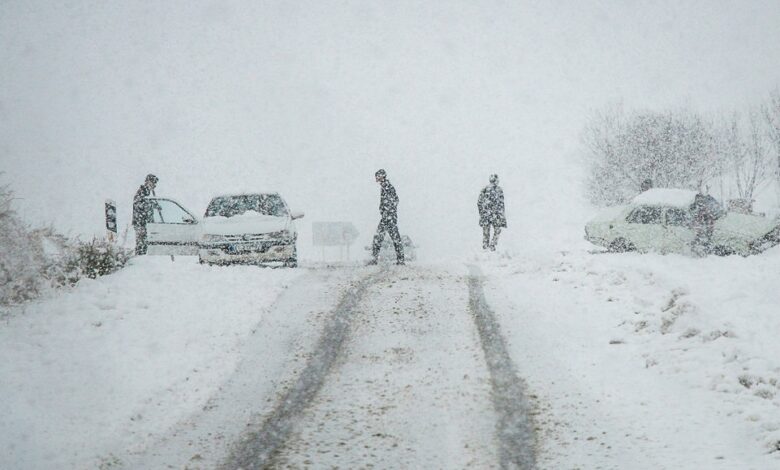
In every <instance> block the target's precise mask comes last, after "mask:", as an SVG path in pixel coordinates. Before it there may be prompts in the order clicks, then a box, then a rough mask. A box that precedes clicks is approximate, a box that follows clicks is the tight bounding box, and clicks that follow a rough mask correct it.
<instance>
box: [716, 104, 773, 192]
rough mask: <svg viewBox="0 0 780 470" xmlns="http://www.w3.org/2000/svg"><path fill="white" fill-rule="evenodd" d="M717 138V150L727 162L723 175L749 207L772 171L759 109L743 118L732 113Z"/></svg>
mask: <svg viewBox="0 0 780 470" xmlns="http://www.w3.org/2000/svg"><path fill="white" fill-rule="evenodd" d="M718 140H719V142H720V145H719V149H718V151H719V153H721V156H722V159H723V161H724V162H725V163H726V167H725V168H724V174H726V176H728V177H729V179H730V180H731V181H732V182H733V187H735V189H736V196H737V197H738V198H739V199H742V200H743V204H747V206H746V207H750V204H751V203H752V201H753V198H754V196H755V194H756V192H757V191H758V189H760V187H761V186H763V185H764V184H765V183H766V182H767V181H768V180H769V179H770V178H771V176H772V173H773V165H772V158H773V156H772V152H771V143H770V141H769V139H768V136H767V132H766V125H765V122H764V120H763V119H762V116H761V112H760V111H758V110H752V111H750V112H749V113H748V115H747V118H746V119H744V118H741V117H740V115H738V114H737V113H734V114H733V115H732V117H731V119H730V120H729V121H728V122H727V123H726V125H725V126H723V128H721V129H720V132H719V138H718ZM729 192H730V191H729ZM722 193H723V195H724V196H726V195H727V194H728V193H727V192H726V191H723V190H722Z"/></svg>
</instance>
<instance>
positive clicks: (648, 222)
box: [585, 188, 780, 256]
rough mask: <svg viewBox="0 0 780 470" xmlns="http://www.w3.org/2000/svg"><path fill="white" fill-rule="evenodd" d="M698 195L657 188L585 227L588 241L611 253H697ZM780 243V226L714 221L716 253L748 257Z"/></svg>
mask: <svg viewBox="0 0 780 470" xmlns="http://www.w3.org/2000/svg"><path fill="white" fill-rule="evenodd" d="M695 197H696V191H690V190H686V189H669V188H654V189H650V190H648V191H645V192H643V193H642V194H640V195H638V196H636V197H635V198H634V200H633V201H632V202H631V203H630V204H627V205H623V206H615V207H610V208H608V209H606V210H604V211H603V212H601V213H600V214H598V215H597V216H596V217H594V218H593V219H592V220H591V221H590V222H588V223H587V224H586V226H585V239H586V240H588V241H590V242H591V243H594V244H596V245H600V246H603V247H606V248H608V249H609V250H610V251H616V252H621V251H640V252H647V251H655V252H660V253H681V254H686V255H690V254H693V242H694V239H695V237H696V233H695V231H694V229H693V228H692V227H691V221H692V218H693V217H692V214H691V210H690V207H691V204H692V203H693V201H694V198H695ZM778 242H780V224H778V222H777V221H773V220H771V219H767V218H765V217H761V216H758V215H751V214H738V213H735V212H728V213H726V214H725V215H724V216H722V217H721V218H719V219H718V220H717V221H716V222H715V226H714V230H713V233H712V238H711V244H712V252H714V253H716V254H720V255H728V254H740V255H743V256H747V255H750V254H755V253H758V252H761V251H763V250H765V249H766V248H768V247H771V246H774V245H776V244H778Z"/></svg>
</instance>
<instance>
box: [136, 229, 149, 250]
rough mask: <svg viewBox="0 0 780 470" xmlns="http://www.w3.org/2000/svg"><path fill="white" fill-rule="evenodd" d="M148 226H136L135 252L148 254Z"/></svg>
mask: <svg viewBox="0 0 780 470" xmlns="http://www.w3.org/2000/svg"><path fill="white" fill-rule="evenodd" d="M146 247H147V243H146V227H135V254H136V255H145V254H146Z"/></svg>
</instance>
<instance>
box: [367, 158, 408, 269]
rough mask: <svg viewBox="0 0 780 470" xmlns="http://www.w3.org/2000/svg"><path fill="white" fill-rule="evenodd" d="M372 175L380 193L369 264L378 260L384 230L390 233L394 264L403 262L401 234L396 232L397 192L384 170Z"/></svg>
mask: <svg viewBox="0 0 780 470" xmlns="http://www.w3.org/2000/svg"><path fill="white" fill-rule="evenodd" d="M374 176H375V177H376V182H377V183H379V185H380V187H381V194H380V198H379V226H378V227H377V228H376V235H374V243H373V246H372V251H371V255H372V259H371V261H369V264H376V263H377V261H378V260H379V250H380V249H381V248H382V241H383V240H384V238H385V232H387V234H388V235H390V239H391V240H392V241H393V246H394V247H395V257H396V264H404V246H403V243H402V242H401V234H400V233H399V232H398V194H396V192H395V188H394V187H393V185H392V184H390V181H388V180H387V172H385V170H379V171H377V172H376V174H375V175H374Z"/></svg>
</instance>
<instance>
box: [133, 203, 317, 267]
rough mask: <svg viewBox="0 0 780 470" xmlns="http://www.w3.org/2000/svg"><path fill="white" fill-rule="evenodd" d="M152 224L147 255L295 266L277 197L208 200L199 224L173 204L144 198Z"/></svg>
mask: <svg viewBox="0 0 780 470" xmlns="http://www.w3.org/2000/svg"><path fill="white" fill-rule="evenodd" d="M148 199H149V201H150V202H151V203H152V204H153V208H154V210H153V213H154V216H153V220H152V222H151V223H149V224H148V225H147V241H148V244H149V249H148V253H149V254H152V255H167V254H170V255H198V258H199V261H200V262H201V263H209V264H234V263H245V264H246V263H251V264H259V263H265V262H281V263H283V264H284V265H285V266H289V267H295V266H297V265H298V250H297V248H296V242H297V238H298V232H297V229H296V227H295V223H294V220H297V219H300V218H301V217H303V214H302V213H295V212H291V211H290V209H289V208H288V206H287V203H286V202H285V201H284V199H282V197H281V196H280V195H279V194H278V193H242V194H227V195H222V196H217V197H215V198H213V199H212V200H211V202H210V203H209V205H208V207H207V208H206V213H205V215H204V217H203V219H202V220H198V218H197V217H195V216H194V215H193V214H192V212H190V211H189V210H187V209H186V208H184V206H182V205H181V204H179V203H178V202H177V201H175V200H173V199H169V198H158V197H154V198H148Z"/></svg>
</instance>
